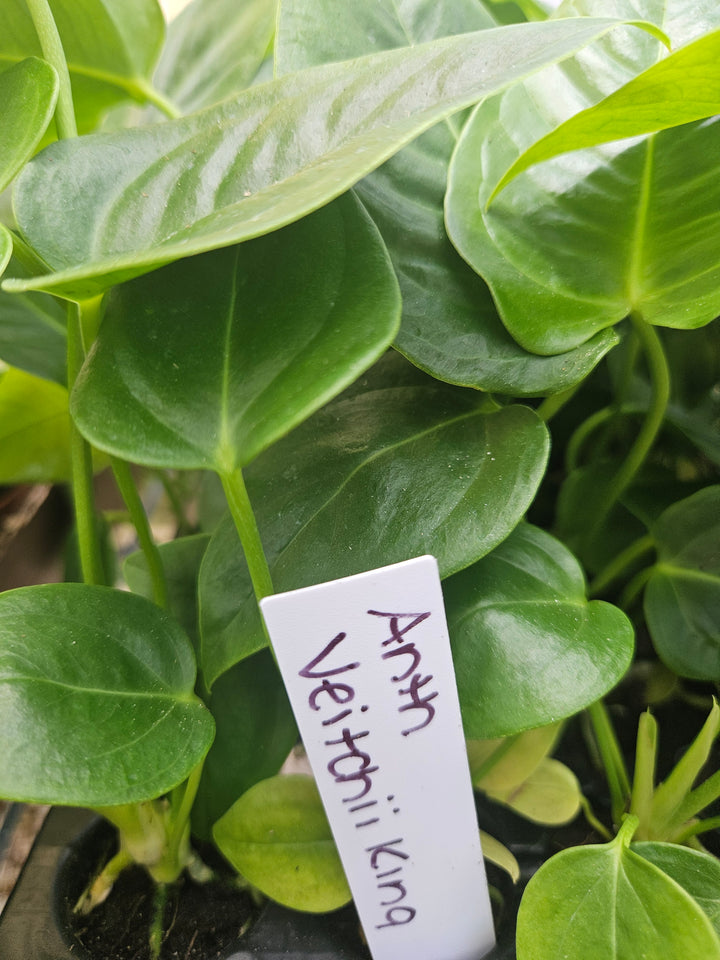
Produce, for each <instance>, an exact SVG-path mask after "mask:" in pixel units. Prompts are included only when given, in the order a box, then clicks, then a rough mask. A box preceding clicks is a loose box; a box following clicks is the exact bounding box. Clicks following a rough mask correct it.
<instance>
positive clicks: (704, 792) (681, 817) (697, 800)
mask: <svg viewBox="0 0 720 960" xmlns="http://www.w3.org/2000/svg"><path fill="white" fill-rule="evenodd" d="M718 797H720V770H718V772H717V773H714V774H713V775H712V776H711V777H708V779H707V780H705V781H703V783H701V784H700V786H699V787H696V788H695V789H694V790H691V791H690V793H688V794H687V796H686V797H685V799H684V800H683V802H682V804H681V805H680V807H679V808H678V810H677V813H676V814H675V815H674V816H673V820H674V821H675V824H684V823H686V822H687V821H688V820H691V819H692V818H693V817H694V816H696V815H697V814H698V813H700V811H701V810H704V809H705V807H709V806H710V804H711V803H714V801H715V800H717V799H718Z"/></svg>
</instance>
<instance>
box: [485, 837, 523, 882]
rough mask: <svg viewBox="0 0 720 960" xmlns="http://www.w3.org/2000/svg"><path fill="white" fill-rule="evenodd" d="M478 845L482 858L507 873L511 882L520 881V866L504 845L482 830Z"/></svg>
mask: <svg viewBox="0 0 720 960" xmlns="http://www.w3.org/2000/svg"><path fill="white" fill-rule="evenodd" d="M480 843H481V844H482V852H483V857H485V859H486V860H489V861H490V863H494V864H495V865H496V866H498V867H500V868H501V869H502V870H505V872H506V873H509V874H510V876H511V877H512V882H513V883H517V882H518V880H519V879H520V864H519V863H518V862H517V858H516V857H515V855H514V854H513V853H512V852H511V851H510V850H508V848H507V847H506V846H505V844H503V843H500V841H499V840H496V839H495V837H492V836H490V834H489V833H485V831H484V830H481V831H480Z"/></svg>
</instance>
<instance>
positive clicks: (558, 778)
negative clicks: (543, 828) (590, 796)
mask: <svg viewBox="0 0 720 960" xmlns="http://www.w3.org/2000/svg"><path fill="white" fill-rule="evenodd" d="M488 796H490V797H491V798H492V799H493V800H497V801H499V802H500V803H504V804H505V806H508V807H510V809H511V810H514V811H515V812H516V813H519V814H520V816H522V817H525V818H526V819H527V820H532V821H533V822H534V823H544V824H547V825H549V826H557V825H560V824H564V823H569V822H570V821H571V820H574V819H575V817H576V816H577V815H578V813H579V812H580V801H581V796H582V794H581V791H580V784H579V783H578V779H577V777H576V776H575V774H574V773H573V772H572V770H570V769H569V768H568V767H566V766H565V764H564V763H560V761H559V760H554V759H553V758H552V757H546V758H545V759H544V760H543V761H542V762H541V763H540V765H539V766H538V767H537V769H536V770H535V771H534V772H533V773H532V774H530V776H529V777H528V778H527V780H525V781H524V782H523V783H522V784H521V785H520V786H519V787H518V788H517V789H516V790H514V791H512V792H511V793H505V794H493V793H490V794H488Z"/></svg>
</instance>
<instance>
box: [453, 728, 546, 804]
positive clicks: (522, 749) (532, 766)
mask: <svg viewBox="0 0 720 960" xmlns="http://www.w3.org/2000/svg"><path fill="white" fill-rule="evenodd" d="M562 726H563V725H562V723H551V724H548V726H546V727H536V728H535V729H534V730H526V731H525V732H524V733H519V734H516V735H515V736H514V737H510V738H504V739H503V738H499V739H495V740H468V741H467V744H466V746H467V752H468V761H469V763H470V777H471V779H472V782H473V786H474V787H476V788H477V789H479V790H484V791H486V792H489V791H496V792H497V791H499V792H509V791H512V790H514V789H515V788H516V787H519V786H520V785H521V784H522V783H523V782H524V781H525V780H527V778H528V777H529V776H530V775H531V774H532V773H533V772H534V771H535V770H537V768H538V766H539V765H540V764H541V763H542V761H543V760H544V759H545V758H546V757H547V756H548V755H549V754H550V753H551V752H552V750H553V748H554V746H555V743H556V742H557V739H558V737H559V736H560V733H561V731H562Z"/></svg>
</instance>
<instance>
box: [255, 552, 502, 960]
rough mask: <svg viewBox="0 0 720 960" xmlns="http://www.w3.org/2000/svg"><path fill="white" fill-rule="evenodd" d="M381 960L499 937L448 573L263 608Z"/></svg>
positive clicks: (287, 596)
mask: <svg viewBox="0 0 720 960" xmlns="http://www.w3.org/2000/svg"><path fill="white" fill-rule="evenodd" d="M260 607H261V609H262V613H263V617H264V618H265V623H266V626H267V628H268V632H269V634H270V637H271V639H272V643H273V647H274V650H275V654H276V657H277V661H278V665H279V667H280V670H281V672H282V675H283V678H284V681H285V685H286V687H287V690H288V695H289V697H290V702H291V703H292V707H293V710H294V712H295V717H296V719H297V722H298V727H299V729H300V734H301V736H302V738H303V742H304V744H305V749H306V750H307V755H308V758H309V760H310V764H311V766H312V769H313V771H314V774H315V778H316V780H317V785H318V789H319V791H320V796H321V797H322V801H323V804H324V806H325V810H326V812H327V815H328V819H329V821H330V826H331V828H332V832H333V836H334V838H335V842H336V844H337V846H338V849H339V851H340V857H341V859H342V862H343V866H344V868H345V873H346V875H347V878H348V882H349V884H350V888H351V890H352V893H353V898H354V900H355V905H356V907H357V910H358V913H359V915H360V920H361V922H362V925H363V930H364V933H365V937H366V939H367V942H368V945H369V947H370V952H371V954H372V956H373V960H398V958H399V957H412V958H413V960H480V958H481V957H483V956H484V955H485V954H486V953H487V952H489V951H490V950H491V949H492V947H493V945H494V943H495V935H494V930H493V923H492V912H491V908H490V899H489V896H488V890H487V879H486V876H485V867H484V864H483V859H482V851H481V848H480V839H479V832H478V825H477V820H476V815H475V805H474V801H473V794H472V786H471V783H470V774H469V770H468V762H467V755H466V752H465V740H464V736H463V729H462V722H461V719H460V706H459V703H458V696H457V689H456V685H455V675H454V671H453V664H452V658H451V655H450V642H449V638H448V632H447V625H446V621H445V611H444V606H443V598H442V591H441V588H440V577H439V573H438V566H437V562H436V560H435V558H434V557H430V556H425V557H418V558H416V559H414V560H407V561H405V562H403V563H398V564H393V565H392V566H388V567H382V568H380V569H377V570H371V571H369V572H367V573H361V574H359V575H357V576H353V577H347V578H345V579H342V580H333V581H330V582H329V583H322V584H318V585H317V586H312V587H306V588H304V589H301V590H294V591H291V592H289V593H281V594H275V595H273V596H271V597H266V598H265V599H264V600H262V601H261V602H260Z"/></svg>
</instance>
